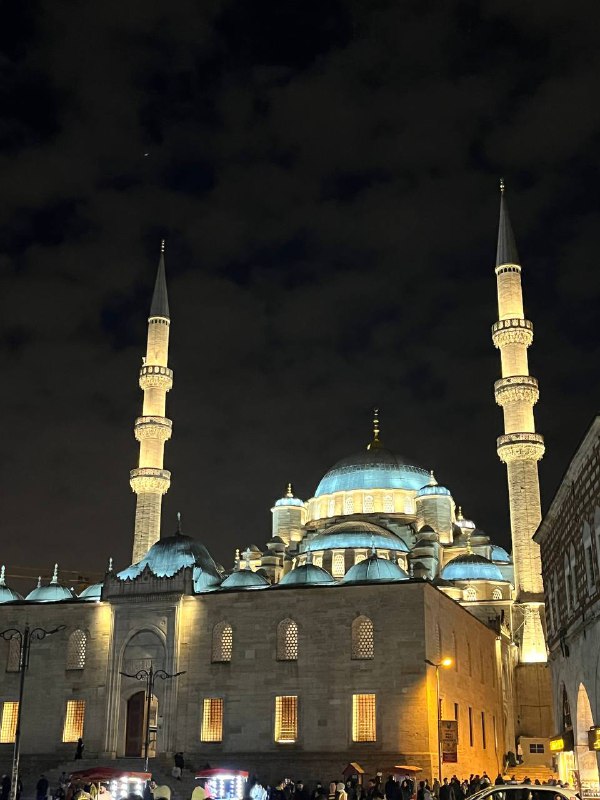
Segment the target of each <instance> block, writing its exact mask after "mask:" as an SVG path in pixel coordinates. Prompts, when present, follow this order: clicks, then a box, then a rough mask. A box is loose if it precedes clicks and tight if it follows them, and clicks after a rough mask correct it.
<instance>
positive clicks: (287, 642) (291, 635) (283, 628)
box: [277, 619, 298, 661]
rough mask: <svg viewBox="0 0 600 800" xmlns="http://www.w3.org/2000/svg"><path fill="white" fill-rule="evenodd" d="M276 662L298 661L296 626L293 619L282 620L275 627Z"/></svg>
mask: <svg viewBox="0 0 600 800" xmlns="http://www.w3.org/2000/svg"><path fill="white" fill-rule="evenodd" d="M277 660H278V661H297V660H298V625H297V624H296V623H295V622H294V620H293V619H284V620H282V621H281V622H280V623H279V625H278V626H277Z"/></svg>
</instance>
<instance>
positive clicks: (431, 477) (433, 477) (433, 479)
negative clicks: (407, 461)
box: [429, 469, 438, 486]
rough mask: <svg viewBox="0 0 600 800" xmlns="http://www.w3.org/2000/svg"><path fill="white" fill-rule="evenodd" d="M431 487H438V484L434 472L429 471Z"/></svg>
mask: <svg viewBox="0 0 600 800" xmlns="http://www.w3.org/2000/svg"><path fill="white" fill-rule="evenodd" d="M429 485H430V486H437V485H438V482H437V481H436V479H435V475H434V474H433V470H432V469H430V470H429Z"/></svg>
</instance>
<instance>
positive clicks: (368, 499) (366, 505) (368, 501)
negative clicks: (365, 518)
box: [363, 494, 375, 514]
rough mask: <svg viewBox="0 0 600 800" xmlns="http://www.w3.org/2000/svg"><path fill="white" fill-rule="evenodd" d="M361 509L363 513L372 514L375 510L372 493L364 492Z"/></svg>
mask: <svg viewBox="0 0 600 800" xmlns="http://www.w3.org/2000/svg"><path fill="white" fill-rule="evenodd" d="M363 511H364V513H365V514H372V513H373V512H374V511H375V503H374V501H373V495H372V494H366V495H365V496H364V498H363Z"/></svg>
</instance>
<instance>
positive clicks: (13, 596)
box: [0, 564, 23, 603]
mask: <svg viewBox="0 0 600 800" xmlns="http://www.w3.org/2000/svg"><path fill="white" fill-rule="evenodd" d="M22 599H23V598H22V597H21V595H20V594H19V593H18V592H15V591H14V589H11V588H10V586H7V585H6V569H5V567H4V564H3V565H2V569H1V570H0V603H10V602H11V601H12V600H22Z"/></svg>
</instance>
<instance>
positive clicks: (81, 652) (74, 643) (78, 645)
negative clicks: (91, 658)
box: [67, 630, 87, 669]
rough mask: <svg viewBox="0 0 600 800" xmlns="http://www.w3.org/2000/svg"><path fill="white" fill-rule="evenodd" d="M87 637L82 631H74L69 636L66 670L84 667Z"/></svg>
mask: <svg viewBox="0 0 600 800" xmlns="http://www.w3.org/2000/svg"><path fill="white" fill-rule="evenodd" d="M86 643H87V637H86V635H85V633H84V632H83V631H80V630H76V631H73V633H72V634H71V635H70V636H69V642H68V644H67V669H83V668H84V667H85V646H86Z"/></svg>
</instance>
